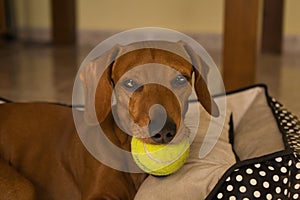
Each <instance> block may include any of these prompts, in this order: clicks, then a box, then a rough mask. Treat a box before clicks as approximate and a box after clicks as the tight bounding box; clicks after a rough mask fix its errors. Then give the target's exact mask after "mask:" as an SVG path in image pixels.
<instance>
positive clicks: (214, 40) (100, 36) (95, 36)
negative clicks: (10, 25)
mask: <svg viewBox="0 0 300 200" xmlns="http://www.w3.org/2000/svg"><path fill="white" fill-rule="evenodd" d="M120 31H122V30H120ZM120 31H110V30H79V31H78V32H77V44H78V45H79V46H96V45H97V44H98V43H100V42H102V41H103V40H105V39H106V38H108V37H110V36H112V35H114V34H115V33H118V32H120ZM17 33H18V35H17V36H18V38H19V39H21V40H22V41H29V42H37V43H50V42H51V31H50V30H49V29H46V28H20V29H19V30H18V31H17ZM185 34H187V35H189V36H190V37H192V38H193V39H195V40H196V41H198V42H199V43H200V44H201V45H202V46H203V47H204V48H205V49H210V50H217V51H221V50H222V45H223V36H222V34H220V33H185ZM282 48H283V49H282V50H283V52H285V53H292V52H299V51H300V35H286V36H284V38H283V46H282Z"/></svg>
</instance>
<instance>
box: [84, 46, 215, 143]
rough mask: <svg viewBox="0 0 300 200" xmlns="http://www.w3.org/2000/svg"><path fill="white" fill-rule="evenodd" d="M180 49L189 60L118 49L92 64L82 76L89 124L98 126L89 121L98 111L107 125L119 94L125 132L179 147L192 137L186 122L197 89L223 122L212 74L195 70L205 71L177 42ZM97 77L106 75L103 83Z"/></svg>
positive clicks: (165, 53) (147, 50)
mask: <svg viewBox="0 0 300 200" xmlns="http://www.w3.org/2000/svg"><path fill="white" fill-rule="evenodd" d="M175 46H176V48H178V49H180V51H182V52H184V53H185V55H186V57H185V56H180V55H178V54H175V53H173V52H171V51H167V50H163V49H160V48H150V47H145V48H138V49H134V50H130V51H128V49H130V48H128V47H121V46H116V47H114V48H113V49H112V50H110V51H109V52H107V53H106V54H105V55H104V56H101V58H98V59H96V60H94V61H92V62H91V63H90V64H89V66H87V67H86V69H85V70H84V71H82V72H81V79H82V80H83V82H84V85H85V98H86V108H85V118H86V120H88V121H89V122H91V123H95V119H93V118H92V117H91V115H90V113H91V112H93V111H95V112H96V116H97V121H98V122H99V123H102V122H103V121H104V120H105V118H106V117H107V115H108V114H109V113H110V112H111V110H112V109H111V102H112V96H113V95H112V94H113V93H114V96H115V102H116V105H115V106H114V111H115V112H114V113H115V114H116V117H117V118H118V120H119V121H120V124H119V125H120V126H121V127H122V129H123V130H125V131H126V132H129V134H131V135H134V136H136V137H139V138H141V140H143V141H144V142H146V143H169V142H171V141H172V142H174V143H176V142H178V141H180V140H181V139H182V137H184V136H187V135H188V134H189V130H188V129H187V128H186V126H184V124H183V119H184V116H185V114H186V112H187V109H188V98H189V96H190V95H191V92H192V89H191V88H192V85H194V88H195V91H196V94H197V97H198V99H199V101H200V103H201V104H202V106H203V107H204V108H205V109H206V111H207V112H208V113H210V114H211V115H213V116H218V115H219V111H218V108H217V106H216V104H215V102H214V101H213V99H212V98H211V96H210V93H209V91H208V88H207V85H206V81H205V79H206V76H207V73H208V69H198V70H196V69H195V65H197V66H201V65H200V58H199V57H198V55H196V54H195V53H194V52H193V50H191V49H190V48H189V47H188V46H187V45H186V44H184V43H183V42H178V43H175ZM126 48H127V51H126V50H125V53H124V49H126ZM188 60H190V61H191V62H190V61H188ZM191 63H193V64H191ZM106 66H107V67H106ZM105 67H106V68H105ZM99 68H102V69H99ZM103 68H105V70H104V69H103ZM101 70H102V71H101ZM199 72H201V73H199ZM98 73H101V74H102V76H101V78H100V79H99V80H98V78H95V77H97V74H98ZM193 73H194V79H193V78H192V75H193ZM193 80H194V83H193ZM113 91H114V92H113ZM91 99H92V100H94V101H90V100H91ZM90 102H94V103H92V104H91V103H90Z"/></svg>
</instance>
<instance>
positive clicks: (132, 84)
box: [123, 79, 139, 90]
mask: <svg viewBox="0 0 300 200" xmlns="http://www.w3.org/2000/svg"><path fill="white" fill-rule="evenodd" d="M123 86H124V87H125V88H126V89H128V90H135V89H137V88H138V87H139V84H138V82H136V81H135V80H133V79H126V80H124V81H123Z"/></svg>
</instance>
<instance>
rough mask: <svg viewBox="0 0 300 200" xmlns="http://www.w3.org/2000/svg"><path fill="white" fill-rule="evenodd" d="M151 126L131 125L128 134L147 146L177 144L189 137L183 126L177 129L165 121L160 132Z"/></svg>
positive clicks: (188, 132) (188, 131)
mask: <svg viewBox="0 0 300 200" xmlns="http://www.w3.org/2000/svg"><path fill="white" fill-rule="evenodd" d="M151 126H152V125H151V123H150V125H149V126H148V127H141V126H139V125H137V124H134V123H133V124H132V125H131V127H130V129H131V130H130V132H131V133H132V135H133V136H134V137H137V138H139V139H140V140H141V141H143V142H144V143H147V144H178V143H180V142H181V141H183V140H184V139H186V138H189V137H190V129H189V128H187V127H186V126H185V125H184V124H182V125H181V126H180V128H178V129H177V128H176V125H175V124H173V123H172V122H168V120H167V121H166V123H165V125H164V126H163V128H162V129H160V130H155V128H153V127H151Z"/></svg>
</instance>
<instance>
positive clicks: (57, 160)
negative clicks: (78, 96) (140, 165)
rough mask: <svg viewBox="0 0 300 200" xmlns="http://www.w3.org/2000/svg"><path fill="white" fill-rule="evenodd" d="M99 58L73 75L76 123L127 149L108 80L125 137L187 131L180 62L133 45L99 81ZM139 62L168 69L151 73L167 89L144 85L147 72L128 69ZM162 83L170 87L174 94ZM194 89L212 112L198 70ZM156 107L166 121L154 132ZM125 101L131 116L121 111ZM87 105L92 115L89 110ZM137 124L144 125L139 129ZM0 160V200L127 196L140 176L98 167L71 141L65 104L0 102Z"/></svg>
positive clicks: (186, 78) (187, 77)
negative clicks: (78, 86)
mask: <svg viewBox="0 0 300 200" xmlns="http://www.w3.org/2000/svg"><path fill="white" fill-rule="evenodd" d="M178 45H179V44H178ZM180 46H182V44H180ZM183 49H184V48H183ZM112 54H115V55H116V54H118V53H116V50H113V52H109V56H111V55H112ZM101 62H102V61H101ZM101 62H100V61H99V60H95V61H93V62H92V64H91V66H88V67H87V69H86V70H85V71H82V72H81V78H82V80H83V82H84V83H85V92H86V94H85V96H86V102H85V103H86V107H85V111H84V114H82V121H85V122H86V123H87V124H91V125H94V124H95V123H99V124H100V125H101V127H102V129H103V132H104V133H105V135H106V136H107V138H109V139H110V141H112V143H113V144H115V145H117V146H118V147H119V148H122V149H124V150H127V151H130V141H131V136H130V135H128V134H126V133H125V132H124V130H123V129H122V130H121V129H120V128H119V126H118V124H117V123H116V121H115V118H114V117H113V115H112V110H111V109H110V104H111V96H112V87H113V86H112V85H113V84H114V85H115V93H116V102H117V103H116V113H117V115H118V117H119V119H120V121H121V123H122V124H121V125H122V126H123V128H125V129H126V130H128V131H131V132H132V133H133V135H135V136H137V137H140V138H141V139H142V140H144V142H147V143H168V142H171V141H173V142H177V141H179V140H181V139H182V137H184V136H187V135H188V133H187V132H188V130H187V128H186V127H185V126H181V125H180V123H182V121H183V118H184V115H185V113H186V111H187V100H188V97H189V95H190V94H191V90H190V88H189V87H190V84H191V82H192V73H193V72H195V70H194V69H193V66H192V65H191V64H190V63H189V62H188V61H186V60H185V59H183V58H181V57H180V56H178V55H175V54H173V53H170V52H168V51H164V50H160V49H150V48H147V49H139V50H136V51H132V52H130V53H127V54H124V55H122V56H120V57H119V58H117V59H116V61H115V62H113V64H110V67H108V68H107V69H106V70H105V71H104V73H103V75H102V77H101V79H100V80H99V79H97V78H93V76H95V74H97V73H98V72H97V69H96V68H97V67H99V66H98V64H99V63H101ZM147 63H152V64H153V63H156V64H159V65H158V66H156V68H155V69H156V70H157V69H159V68H160V65H167V66H169V67H170V68H172V69H174V70H175V71H174V70H173V71H172V72H170V71H168V70H167V71H166V70H162V71H156V72H155V73H154V75H155V74H158V75H160V77H161V78H163V79H164V82H163V83H162V84H166V85H168V84H169V86H161V85H159V84H158V83H150V84H147V81H151V80H150V79H149V77H151V76H153V71H151V69H150V71H149V70H148V71H147V70H146V71H140V72H139V71H136V72H135V73H133V74H132V73H129V71H130V70H132V69H134V68H135V67H136V66H138V65H144V64H147ZM127 72H128V73H127ZM158 77H159V76H158ZM147 78H148V79H149V80H147ZM161 78H159V79H161ZM94 79H95V80H94ZM145 81H146V82H145ZM174 81H175V82H174ZM176 81H177V82H176ZM117 83H121V84H119V85H116V84H117ZM95 84H96V85H95ZM166 87H171V88H172V87H173V89H174V90H175V92H174V93H175V94H176V95H175V96H174V94H173V92H170V91H169V89H168V88H166ZM90 88H96V89H95V91H94V92H95V94H91V93H93V91H92V92H91V91H90ZM195 89H196V93H197V95H198V98H199V100H200V102H201V103H202V105H203V106H204V108H205V109H206V110H207V111H208V112H209V113H216V111H217V110H216V109H215V108H214V106H215V104H214V102H213V101H212V100H211V99H210V95H209V92H208V89H207V87H206V85H205V82H204V81H203V79H202V76H201V75H199V73H196V75H195ZM176 97H177V98H176ZM91 102H92V103H91ZM156 104H160V105H162V106H163V107H164V108H165V111H166V122H165V124H164V125H163V127H162V129H161V130H156V129H157V127H155V125H156V124H157V123H159V122H158V119H160V116H159V115H160V111H156V110H155V109H153V110H152V111H151V107H152V106H153V105H156ZM126 106H129V115H130V118H131V119H132V120H129V118H128V116H126V115H125V114H124V113H126V112H124V109H125V107H126ZM93 110H95V112H96V115H95V116H96V119H95V117H93V115H91V114H90V112H92V111H93ZM78 112H80V111H78ZM132 121H133V122H134V124H133V123H132ZM153 124H154V125H153ZM140 127H146V131H145V129H143V128H140ZM153 127H154V128H153ZM147 135H148V137H147ZM0 159H1V160H0V199H9V200H13V199H24V200H27V199H28V200H29V199H34V197H36V198H37V199H47V200H48V199H49V200H50V199H84V200H87V199H133V198H134V195H135V194H136V192H137V190H138V188H139V186H140V185H141V183H142V182H143V180H144V179H145V177H146V176H147V175H146V174H144V173H137V174H136V173H126V172H121V171H118V170H115V169H112V168H110V167H108V166H106V165H103V164H101V163H100V162H99V161H98V160H96V159H95V158H94V157H93V156H92V155H91V154H90V153H89V152H88V151H87V150H86V148H85V146H84V145H83V144H82V142H81V140H80V139H79V136H78V134H77V130H76V128H75V124H74V121H73V116H72V109H71V108H70V107H65V106H60V105H54V104H46V103H16V104H15V103H8V104H3V105H0ZM1 166H2V167H1ZM2 168H3V169H4V171H3V170H2ZM8 174H9V175H8Z"/></svg>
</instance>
